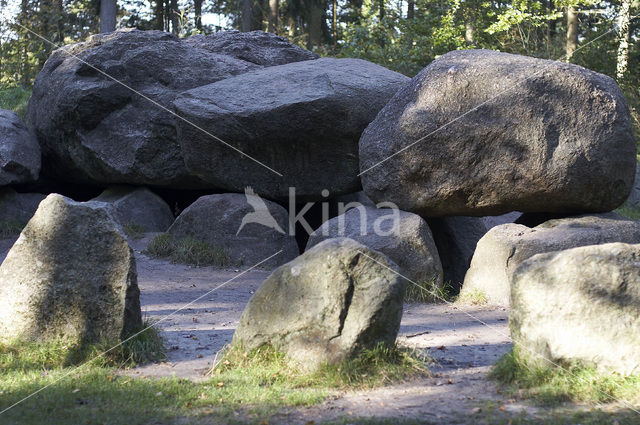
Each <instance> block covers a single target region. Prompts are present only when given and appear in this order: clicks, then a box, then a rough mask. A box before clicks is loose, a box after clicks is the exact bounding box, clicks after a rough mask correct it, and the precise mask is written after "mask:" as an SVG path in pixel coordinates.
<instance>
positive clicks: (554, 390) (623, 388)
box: [490, 348, 640, 405]
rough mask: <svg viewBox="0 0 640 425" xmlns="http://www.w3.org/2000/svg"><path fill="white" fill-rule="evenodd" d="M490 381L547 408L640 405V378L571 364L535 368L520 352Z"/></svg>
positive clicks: (504, 359)
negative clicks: (585, 404)
mask: <svg viewBox="0 0 640 425" xmlns="http://www.w3.org/2000/svg"><path fill="white" fill-rule="evenodd" d="M490 377H491V378H492V379H495V380H496V381H498V382H499V383H500V384H502V385H503V386H504V387H505V389H506V390H507V391H508V392H509V393H512V394H519V395H520V396H524V397H526V398H531V399H533V400H536V401H538V402H540V403H543V404H554V403H560V402H564V401H588V402H598V403H600V402H615V401H618V400H621V401H625V402H627V403H630V404H631V405H640V375H632V376H620V375H618V374H604V373H600V372H598V371H597V370H596V369H594V368H590V367H584V366H581V365H579V364H567V365H563V367H562V368H559V367H547V366H540V365H534V364H530V362H528V361H527V360H526V356H523V355H522V354H521V352H520V349H518V348H514V349H513V350H512V351H510V352H509V353H507V354H505V355H504V356H503V357H502V358H501V359H500V360H498V362H497V363H496V364H495V366H494V367H493V369H492V371H491V374H490Z"/></svg>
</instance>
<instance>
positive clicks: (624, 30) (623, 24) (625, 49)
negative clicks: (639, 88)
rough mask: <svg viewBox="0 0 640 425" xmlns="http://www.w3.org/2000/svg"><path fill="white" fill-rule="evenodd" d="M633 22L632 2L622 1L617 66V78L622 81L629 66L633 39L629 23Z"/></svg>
mask: <svg viewBox="0 0 640 425" xmlns="http://www.w3.org/2000/svg"><path fill="white" fill-rule="evenodd" d="M630 21H631V0H622V4H621V6H620V15H619V16H618V37H619V38H620V44H618V57H617V65H616V78H617V79H618V81H619V82H620V81H622V79H623V78H624V74H626V73H627V67H628V64H629V40H630V37H631V34H630V30H629V23H630Z"/></svg>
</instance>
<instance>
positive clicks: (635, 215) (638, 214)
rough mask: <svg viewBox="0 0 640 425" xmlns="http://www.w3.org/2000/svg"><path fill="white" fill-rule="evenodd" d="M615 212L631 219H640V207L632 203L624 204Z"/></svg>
mask: <svg viewBox="0 0 640 425" xmlns="http://www.w3.org/2000/svg"><path fill="white" fill-rule="evenodd" d="M615 212H617V213H618V214H620V215H621V216H623V217H627V218H629V219H631V220H640V208H635V207H632V206H630V205H623V206H621V207H620V208H618V209H617V210H616V211H615Z"/></svg>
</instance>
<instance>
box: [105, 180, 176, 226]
mask: <svg viewBox="0 0 640 425" xmlns="http://www.w3.org/2000/svg"><path fill="white" fill-rule="evenodd" d="M94 201H99V202H106V203H109V204H110V205H111V206H112V208H113V216H114V218H115V219H116V220H117V221H118V223H120V225H121V226H123V227H125V226H130V225H136V226H139V227H140V228H142V229H143V230H144V231H145V232H164V231H166V230H167V229H168V228H169V226H171V224H172V223H173V220H174V217H173V213H172V212H171V208H169V205H167V203H166V202H165V201H164V200H163V199H162V198H161V197H159V196H158V195H156V194H155V193H153V192H152V191H150V190H149V189H146V188H142V187H138V188H136V187H130V186H113V187H110V188H108V189H107V190H105V191H104V192H102V194H100V196H98V197H97V198H94Z"/></svg>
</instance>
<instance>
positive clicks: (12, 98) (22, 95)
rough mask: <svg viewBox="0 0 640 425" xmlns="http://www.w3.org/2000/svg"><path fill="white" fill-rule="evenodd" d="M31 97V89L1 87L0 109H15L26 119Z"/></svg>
mask: <svg viewBox="0 0 640 425" xmlns="http://www.w3.org/2000/svg"><path fill="white" fill-rule="evenodd" d="M30 97H31V90H27V89H24V88H22V87H9V88H5V89H0V109H8V110H9V111H13V112H15V113H16V114H18V115H19V116H20V118H23V119H24V113H25V111H26V110H27V102H28V101H29V98H30Z"/></svg>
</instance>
